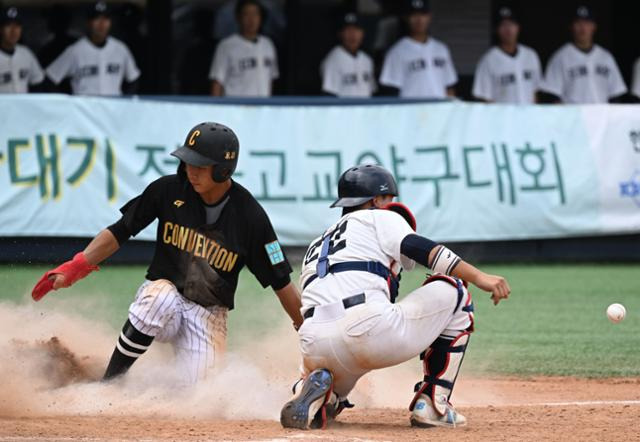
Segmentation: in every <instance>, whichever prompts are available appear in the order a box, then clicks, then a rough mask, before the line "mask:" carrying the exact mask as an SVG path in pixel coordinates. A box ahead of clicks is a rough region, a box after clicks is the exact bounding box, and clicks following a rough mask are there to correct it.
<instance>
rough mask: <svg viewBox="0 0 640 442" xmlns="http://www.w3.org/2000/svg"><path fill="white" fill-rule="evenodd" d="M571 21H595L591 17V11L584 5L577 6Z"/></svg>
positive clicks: (592, 16)
mask: <svg viewBox="0 0 640 442" xmlns="http://www.w3.org/2000/svg"><path fill="white" fill-rule="evenodd" d="M573 20H574V21H575V20H590V21H595V20H596V18H595V17H594V15H593V11H591V9H589V8H588V7H586V6H585V5H581V6H578V8H576V12H575V14H574V15H573Z"/></svg>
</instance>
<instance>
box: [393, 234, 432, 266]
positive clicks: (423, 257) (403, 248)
mask: <svg viewBox="0 0 640 442" xmlns="http://www.w3.org/2000/svg"><path fill="white" fill-rule="evenodd" d="M437 246H438V244H437V243H435V242H433V241H431V240H430V239H428V238H425V237H424V236H420V235H416V234H414V233H412V234H410V235H407V236H405V237H404V239H403V240H402V242H401V243H400V253H402V254H403V255H404V256H406V257H407V258H410V259H413V260H414V261H415V262H417V263H418V264H422V265H423V266H425V267H429V253H431V250H433V249H434V247H437Z"/></svg>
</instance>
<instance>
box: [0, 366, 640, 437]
mask: <svg viewBox="0 0 640 442" xmlns="http://www.w3.org/2000/svg"><path fill="white" fill-rule="evenodd" d="M457 388H458V391H459V392H460V393H459V396H458V397H457V398H455V401H456V403H457V404H458V408H459V410H460V411H461V412H463V413H464V414H465V415H466V416H467V418H468V419H469V425H468V426H466V427H464V428H459V429H455V430H445V429H414V428H411V427H410V426H409V424H408V411H406V410H403V409H400V408H387V409H383V408H364V409H363V408H356V409H354V410H347V411H346V412H345V413H343V415H341V416H340V417H339V419H338V421H337V422H334V423H332V425H331V426H330V427H329V428H328V429H327V430H324V431H319V430H317V431H309V432H301V431H290V430H283V429H282V428H281V427H280V425H279V424H278V422H276V421H274V420H222V419H206V418H204V419H203V418H198V419H175V418H171V417H169V416H165V415H157V416H148V415H145V417H118V416H69V415H64V416H50V415H45V416H43V417H37V416H29V417H26V416H21V417H17V416H13V417H4V418H0V440H7V441H23V440H36V441H53V440H85V441H111V440H150V441H155V440H162V441H164V440H268V441H284V440H290V439H291V440H337V441H363V440H423V439H431V440H438V441H448V440H452V441H453V440H456V441H478V440H492V441H497V440H531V441H534V440H535V441H546V440H549V441H551V440H553V441H557V440H563V441H564V440H569V441H605V440H612V441H613V440H615V441H622V440H624V441H629V440H640V425H639V424H638V416H640V379H607V380H602V379H598V380H587V379H573V378H534V379H461V382H460V384H459V385H458V386H457ZM51 411H52V413H55V411H54V410H51Z"/></svg>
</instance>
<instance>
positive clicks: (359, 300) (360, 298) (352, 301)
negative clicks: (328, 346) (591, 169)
mask: <svg viewBox="0 0 640 442" xmlns="http://www.w3.org/2000/svg"><path fill="white" fill-rule="evenodd" d="M365 300H366V297H365V296H364V293H359V294H357V295H353V296H349V297H348V298H344V299H343V300H342V305H343V306H344V309H345V310H346V309H348V308H351V307H355V306H356V305H360V304H364V301H365ZM315 311H316V308H315V307H311V308H310V309H309V310H307V311H306V312H304V315H302V316H304V319H309V318H310V317H312V316H313V313H314V312H315Z"/></svg>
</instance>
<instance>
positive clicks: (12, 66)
mask: <svg viewBox="0 0 640 442" xmlns="http://www.w3.org/2000/svg"><path fill="white" fill-rule="evenodd" d="M42 80H44V73H43V72H42V68H41V67H40V63H38V60H37V59H36V57H35V56H34V55H33V52H31V49H29V48H28V47H26V46H22V45H16V48H15V50H14V52H13V54H9V53H7V52H4V51H3V50H0V93H2V94H12V93H13V94H16V93H17V94H24V93H27V92H29V85H30V84H38V83H40V82H42Z"/></svg>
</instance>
